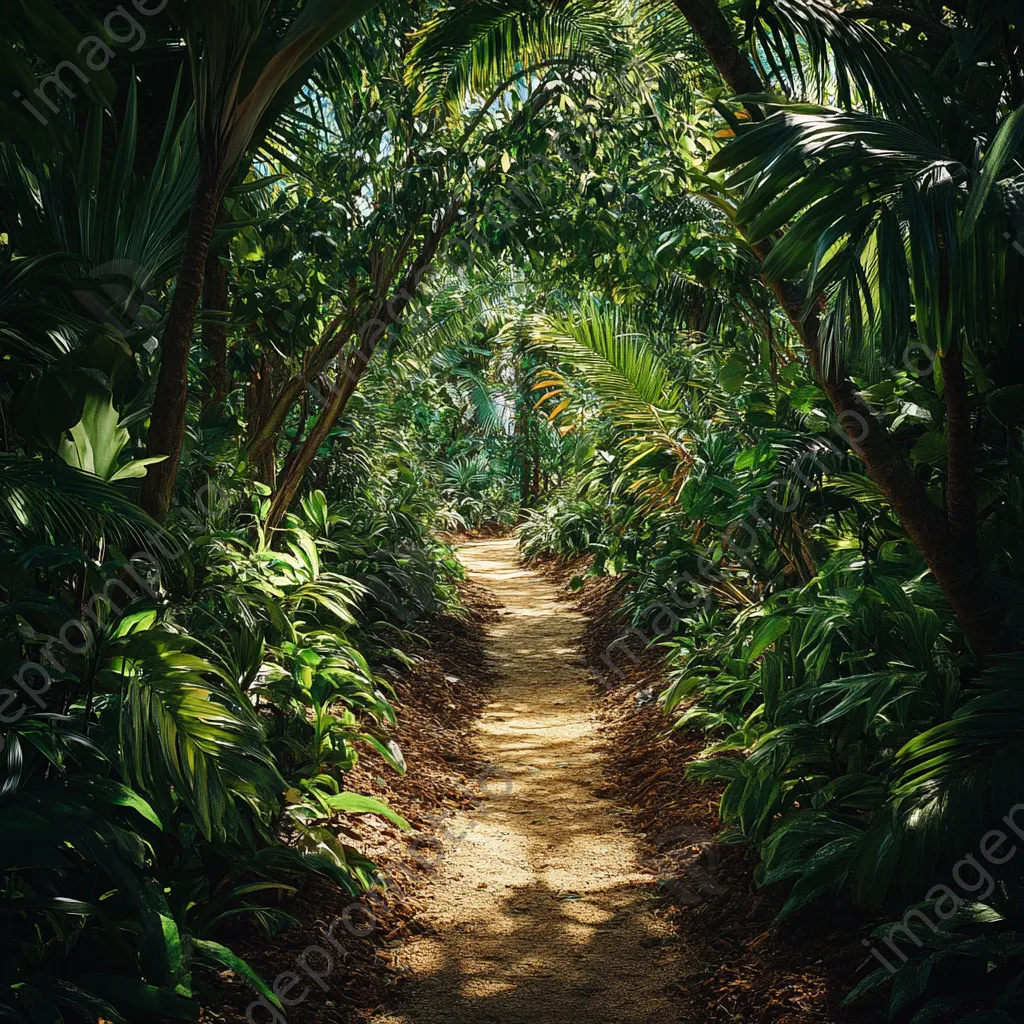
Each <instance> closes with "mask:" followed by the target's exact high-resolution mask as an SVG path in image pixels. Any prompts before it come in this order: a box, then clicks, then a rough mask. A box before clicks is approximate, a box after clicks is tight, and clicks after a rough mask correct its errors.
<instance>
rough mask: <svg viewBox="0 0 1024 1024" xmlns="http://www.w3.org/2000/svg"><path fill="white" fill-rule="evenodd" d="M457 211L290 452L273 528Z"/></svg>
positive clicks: (376, 318)
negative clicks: (299, 445)
mask: <svg viewBox="0 0 1024 1024" xmlns="http://www.w3.org/2000/svg"><path fill="white" fill-rule="evenodd" d="M457 211H458V204H457V203H454V202H453V203H452V204H451V205H450V207H449V208H448V210H447V211H446V212H445V213H444V215H443V216H442V217H441V218H440V220H439V221H438V222H437V226H436V227H434V228H431V229H429V230H428V232H427V235H426V238H425V239H424V242H423V248H422V250H421V251H420V254H419V256H418V257H417V258H416V259H415V260H414V261H413V263H412V265H411V266H410V268H409V270H408V272H407V273H406V275H405V277H404V278H403V280H402V283H401V284H400V285H399V286H398V288H397V289H396V290H395V292H394V294H393V295H392V296H391V297H390V298H388V299H387V300H386V301H385V300H384V299H383V298H382V299H381V300H379V301H378V302H377V303H376V305H375V306H374V308H373V311H372V312H371V314H370V317H369V318H368V319H367V320H366V321H365V322H364V323H363V326H362V328H361V330H360V331H359V345H358V346H357V348H356V350H355V351H354V352H353V353H352V354H351V355H350V356H349V357H348V359H346V360H345V365H344V368H339V370H338V373H337V375H336V377H335V381H334V386H333V389H332V394H331V397H330V399H328V401H327V403H326V405H325V406H324V410H323V412H321V414H320V415H319V416H318V417H317V420H316V422H315V423H314V424H313V428H312V429H311V430H310V432H309V436H308V437H307V438H306V440H305V441H304V442H303V444H302V446H301V447H300V448H298V449H297V450H296V451H294V452H292V453H291V454H290V455H289V457H288V459H287V461H286V463H285V466H284V468H283V469H282V471H281V476H280V479H279V482H278V486H277V491H276V493H275V494H274V497H273V499H272V501H271V504H270V510H269V512H268V513H267V528H268V529H274V528H276V527H277V526H278V524H280V522H281V520H282V519H284V517H285V514H286V513H287V512H288V509H289V508H291V506H292V503H293V502H294V501H295V499H296V498H297V497H298V494H299V489H300V487H301V486H302V481H303V478H304V477H305V475H306V473H308V472H309V468H310V466H312V464H313V460H314V459H315V458H316V453H317V451H319V449H320V446H321V445H322V444H323V443H324V441H326V440H327V436H328V435H329V434H330V432H331V430H332V429H333V427H334V424H335V423H337V422H338V420H339V419H340V418H341V416H342V414H343V413H344V412H345V407H346V406H347V405H348V402H349V399H350V398H351V397H352V395H353V394H354V393H355V390H356V388H357V387H358V386H359V381H360V380H361V379H362V377H363V374H364V373H365V372H366V368H367V367H368V366H369V364H370V360H371V359H372V358H373V354H374V352H376V350H377V346H378V345H379V344H380V342H381V340H382V339H383V338H384V337H385V336H386V335H387V334H388V333H389V332H390V330H391V328H392V327H394V326H395V325H396V324H400V323H401V322H402V317H403V315H404V313H405V310H406V308H407V307H408V305H409V303H410V302H412V300H413V299H414V298H415V296H416V294H417V292H418V290H419V285H420V281H421V280H422V278H423V275H424V274H425V273H426V271H427V269H428V268H429V267H430V266H431V264H432V263H433V260H434V256H435V255H436V254H437V250H438V247H439V246H440V244H441V242H442V241H443V240H444V238H445V237H446V236H447V234H448V232H449V230H450V229H451V226H452V224H454V223H455V218H456V215H457Z"/></svg>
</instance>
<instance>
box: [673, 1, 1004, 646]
mask: <svg viewBox="0 0 1024 1024" xmlns="http://www.w3.org/2000/svg"><path fill="white" fill-rule="evenodd" d="M675 3H676V6H677V7H678V8H679V10H680V11H681V12H682V14H683V16H684V17H685V18H686V19H687V21H688V22H689V23H690V26H691V28H692V29H693V30H694V32H695V33H696V35H697V37H698V38H699V39H700V40H701V42H702V43H703V44H704V47H705V49H706V50H707V52H708V54H709V56H710V57H711V60H712V62H713V63H714V65H715V67H716V68H718V70H719V72H720V74H721V75H722V78H723V79H724V80H725V82H726V84H727V85H728V86H729V88H731V89H732V90H733V91H734V92H736V93H740V94H743V93H759V92H762V91H763V90H764V86H763V84H762V82H761V80H760V77H759V75H758V74H757V71H756V70H755V68H754V65H753V64H752V62H751V60H750V58H749V57H748V56H747V55H746V54H745V53H744V52H743V51H742V50H741V49H740V47H739V45H738V43H737V41H736V37H735V34H734V32H733V30H732V26H731V25H730V24H729V21H728V20H727V19H726V17H725V15H724V14H723V13H722V11H721V9H720V8H719V6H718V3H717V2H716V0H675ZM748 110H749V112H750V115H751V117H752V118H759V117H760V116H761V115H760V110H759V109H758V108H757V107H756V106H753V107H752V106H748ZM754 248H755V250H756V251H757V252H758V254H759V255H760V256H761V257H762V259H763V257H764V255H765V253H766V247H763V246H755V247H754ZM768 283H769V284H770V285H771V287H772V288H773V290H774V291H775V293H776V295H777V296H778V298H779V302H780V304H781V305H782V308H783V309H784V310H785V312H786V315H787V317H788V318H789V321H790V323H791V324H792V325H793V327H794V329H795V330H796V333H797V335H798V337H799V338H800V341H801V342H802V344H803V347H804V349H805V351H806V353H807V357H808V360H809V362H810V364H811V367H812V369H813V371H814V376H815V379H816V380H817V381H818V383H819V385H820V386H821V387H822V389H823V390H824V392H825V394H826V395H827V396H828V399H829V401H830V403H831V404H832V408H833V409H834V410H835V413H836V416H837V417H838V420H839V423H840V425H841V427H842V428H843V430H844V431H845V432H846V434H847V436H848V437H849V439H850V444H851V446H852V447H853V449H854V450H855V451H856V452H857V454H858V455H859V457H860V459H861V462H863V464H864V468H865V469H866V470H867V473H868V475H869V476H870V477H871V479H872V480H873V481H874V482H875V484H876V485H877V486H878V488H879V490H881V492H882V494H883V495H884V496H885V498H886V500H887V501H888V502H889V504H890V506H891V507H892V510H893V511H894V512H895V513H896V515H897V516H898V517H899V519H900V522H901V523H902V524H903V528H904V529H905V530H906V531H907V534H908V535H909V536H910V539H911V541H912V542H913V543H914V544H915V545H916V546H917V548H918V550H919V551H920V552H921V554H922V555H923V556H924V559H925V561H926V562H927V563H928V568H929V569H930V570H931V573H932V576H933V578H934V579H935V582H936V584H937V585H938V586H939V588H940V589H941V590H942V592H943V594H944V595H945V597H946V600H947V601H948V602H949V605H950V607H951V608H952V609H953V613H954V614H955V615H956V617H957V618H958V619H959V621H960V624H961V626H962V627H963V630H964V633H965V634H966V636H967V639H968V640H969V641H970V643H971V646H972V647H973V648H974V650H975V651H976V652H977V654H978V655H979V656H980V657H982V658H988V657H991V656H992V655H995V654H998V653H1000V652H1002V651H1005V650H1008V649H1011V648H1012V647H1013V646H1014V645H1013V641H1012V639H1011V638H1010V636H1009V634H1008V632H1007V630H1006V627H1005V624H1004V621H1003V615H1002V613H1001V611H1000V609H999V606H998V603H997V602H996V599H995V595H994V594H993V593H992V591H991V589H990V588H989V587H988V586H987V585H986V584H985V581H984V580H983V578H982V575H981V573H980V571H979V568H978V566H977V564H976V563H974V562H973V561H972V560H970V559H965V558H964V557H963V555H962V553H961V550H960V547H959V545H958V544H957V542H956V539H955V538H954V534H953V531H952V530H951V529H950V525H949V523H948V522H947V520H946V517H945V516H944V515H943V513H942V511H941V509H939V508H938V507H936V506H935V505H934V504H933V503H932V501H931V500H930V498H929V497H928V494H927V492H926V491H925V489H924V487H923V486H922V484H921V482H920V481H919V480H918V479H917V478H916V477H915V476H914V473H913V470H912V468H911V466H910V464H909V462H908V461H907V459H906V458H905V457H904V455H903V454H902V452H900V451H899V449H898V448H897V447H896V445H895V444H894V443H893V440H892V438H891V436H890V435H889V432H888V430H887V429H886V428H885V425H884V424H883V423H881V422H880V421H879V420H878V419H877V418H876V417H875V415H874V413H873V412H872V411H871V410H870V409H869V408H868V407H867V405H866V404H865V403H864V401H863V400H862V399H861V397H860V395H859V394H858V392H857V389H856V387H855V385H854V383H853V381H852V380H850V378H849V377H848V376H845V375H843V374H840V373H839V372H838V371H837V370H835V368H830V369H829V371H828V372H826V371H825V367H824V365H823V361H822V355H821V349H820V344H819V340H820V339H819V320H818V313H817V310H812V311H811V312H810V313H809V315H807V316H806V317H804V315H803V311H804V308H805V306H806V297H805V296H804V294H803V292H802V291H801V289H800V288H798V287H796V286H794V285H792V284H788V283H781V282H768Z"/></svg>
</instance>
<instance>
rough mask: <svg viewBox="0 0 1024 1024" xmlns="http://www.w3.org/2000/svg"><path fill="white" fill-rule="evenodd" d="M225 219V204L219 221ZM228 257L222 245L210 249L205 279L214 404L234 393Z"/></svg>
mask: <svg viewBox="0 0 1024 1024" xmlns="http://www.w3.org/2000/svg"><path fill="white" fill-rule="evenodd" d="M224 219H225V217H224V207H223V204H222V205H221V211H220V216H219V217H218V220H220V221H223V220H224ZM226 256H227V253H226V252H224V251H223V250H222V249H220V248H218V249H211V250H210V254H209V256H208V257H207V259H206V281H205V287H204V288H203V348H205V349H206V351H207V352H208V353H209V354H210V356H211V357H212V359H213V365H212V366H211V367H210V369H209V371H208V372H207V374H206V377H207V380H208V381H209V388H208V390H207V393H206V402H205V404H206V405H215V406H220V405H223V404H224V402H225V400H226V399H227V397H228V394H229V393H230V392H231V374H230V373H228V329H227V322H226V318H227V315H228V304H229V302H230V295H229V292H228V268H227V264H226V263H225V262H224V258H225V257H226Z"/></svg>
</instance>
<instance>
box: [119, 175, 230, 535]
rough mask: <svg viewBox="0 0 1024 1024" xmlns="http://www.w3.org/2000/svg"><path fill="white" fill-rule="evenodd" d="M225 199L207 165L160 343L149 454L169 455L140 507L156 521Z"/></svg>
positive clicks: (172, 468) (165, 503)
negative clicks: (209, 263) (199, 309)
mask: <svg viewBox="0 0 1024 1024" xmlns="http://www.w3.org/2000/svg"><path fill="white" fill-rule="evenodd" d="M222 198H223V187H222V186H221V185H220V184H219V183H218V175H217V173H216V170H215V168H214V167H212V166H211V165H210V164H209V163H208V164H207V165H205V166H204V167H203V170H202V172H201V174H200V178H199V183H198V185H197V186H196V192H195V197H194V199H193V202H192V213H191V215H190V217H189V222H188V232H187V234H186V236H185V253H184V256H183V257H182V261H181V269H180V270H179V272H178V280H177V283H176V285H175V288H174V298H173V299H172V300H171V308H170V312H169V313H168V316H167V323H166V325H165V327H164V333H163V337H162V338H161V339H160V373H159V375H158V376H157V380H156V393H155V394H154V397H153V412H152V414H151V415H150V420H149V434H148V436H147V439H146V454H147V455H148V456H150V457H154V456H157V455H166V456H167V458H166V459H164V461H163V462H158V463H156V464H155V465H152V466H150V467H149V469H148V471H147V473H146V476H145V478H144V479H143V481H142V491H141V493H140V495H139V504H140V505H141V506H142V507H143V508H144V509H145V510H146V511H147V512H148V513H149V514H150V515H151V516H153V517H154V518H156V519H162V518H163V517H164V516H165V515H166V514H167V510H168V509H169V508H170V507H171V498H172V497H173V495H174V479H175V477H176V476H177V473H178V463H179V462H180V460H181V442H182V440H183V439H184V436H185V408H186V403H187V401H188V357H189V351H190V349H191V347H192V328H193V326H194V324H195V314H196V306H197V305H198V303H199V299H200V296H201V295H202V291H203V279H204V277H205V274H206V260H207V257H208V256H209V253H210V244H211V243H212V241H213V232H214V228H215V226H216V224H217V215H218V213H219V212H220V204H221V199H222Z"/></svg>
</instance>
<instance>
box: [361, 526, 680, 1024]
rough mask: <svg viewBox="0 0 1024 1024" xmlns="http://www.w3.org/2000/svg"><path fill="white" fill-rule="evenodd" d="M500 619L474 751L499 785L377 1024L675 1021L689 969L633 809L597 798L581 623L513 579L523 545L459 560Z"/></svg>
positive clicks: (550, 587) (458, 839) (470, 821)
mask: <svg viewBox="0 0 1024 1024" xmlns="http://www.w3.org/2000/svg"><path fill="white" fill-rule="evenodd" d="M460 557H461V559H462V561H463V563H464V565H465V566H466V568H467V570H468V571H469V575H470V577H471V578H472V579H473V580H474V581H475V582H477V583H479V584H482V585H483V586H485V587H487V588H488V589H489V590H490V591H491V592H492V593H493V594H494V596H495V597H496V598H497V599H498V600H499V601H500V602H501V603H502V605H503V606H504V608H503V611H502V613H501V620H500V622H498V623H497V624H495V625H493V626H492V627H491V628H490V630H489V640H490V644H489V654H490V658H491V660H492V662H493V664H494V667H495V669H496V670H497V673H498V677H499V678H498V682H497V684H496V686H495V689H494V691H493V693H492V700H491V702H490V704H489V705H488V706H487V707H486V708H485V709H484V711H483V714H482V716H481V719H480V721H479V725H478V735H477V745H478V748H479V750H480V752H481V753H482V755H483V757H484V758H485V759H486V761H487V763H488V764H490V765H492V766H494V768H493V770H494V772H495V774H494V775H493V777H492V778H491V779H489V780H487V782H486V783H485V788H486V790H487V791H488V792H489V794H490V796H489V798H488V799H487V800H485V801H483V802H482V803H481V804H480V805H479V806H478V808H477V809H476V810H475V811H472V812H467V813H455V814H453V815H452V816H451V817H450V818H449V819H447V820H446V821H445V823H444V826H443V827H442V830H441V831H442V834H443V836H444V839H443V846H444V856H443V858H442V860H441V863H440V865H439V867H438V868H437V869H436V870H435V871H434V872H433V873H432V876H431V879H430V882H429V883H428V885H429V889H428V891H427V894H426V896H427V899H428V902H429V908H430V909H429V911H428V913H427V915H426V917H425V923H426V924H427V925H428V926H429V932H428V934H427V935H426V936H425V937H423V938H420V939H418V940H416V941H414V942H412V943H410V944H409V945H407V946H406V947H405V948H404V949H403V950H401V952H400V953H399V954H398V967H399V970H400V971H401V972H402V973H403V974H404V976H405V980H403V982H402V983H401V985H400V986H398V987H399V989H400V993H399V994H396V998H395V1006H394V1008H393V1009H392V1010H390V1011H389V1012H387V1013H384V1014H381V1013H378V1014H377V1015H375V1016H374V1017H373V1018H372V1021H373V1022H374V1024H435V1022H436V1024H441V1022H446V1024H447V1022H454V1024H470V1022H472V1024H485V1022H498V1021H500V1022H507V1024H526V1022H530V1024H547V1022H551V1024H555V1022H558V1024H565V1022H571V1024H623V1022H626V1024H632V1022H635V1024H640V1022H644V1024H646V1022H650V1024H654V1022H658V1024H664V1022H672V1021H676V1020H677V1019H678V1018H677V1017H676V1015H675V1014H676V1012H677V1011H676V1009H675V1008H674V1006H673V1000H672V998H671V993H670V992H668V991H666V988H667V986H668V985H669V984H670V983H671V982H673V981H675V980H678V978H679V974H680V966H681V965H680V964H679V963H678V958H679V957H680V956H681V955H685V954H684V952H681V951H680V948H679V946H678V945H677V944H676V943H675V942H672V943H670V944H666V943H667V940H668V929H667V927H666V926H665V925H664V924H663V923H662V922H661V921H660V920H659V919H658V918H657V917H656V916H655V914H654V909H655V907H656V901H657V890H656V887H655V886H654V885H653V884H652V881H651V878H650V876H649V875H645V874H643V873H642V872H641V871H640V870H639V869H638V866H637V856H638V852H639V850H638V841H637V839H636V838H635V837H633V836H631V835H630V834H629V833H628V831H627V830H626V828H625V824H624V821H623V820H622V819H623V818H624V817H625V816H624V812H623V809H622V808H621V807H619V806H617V805H616V803H615V802H614V801H613V800H611V799H609V798H607V797H605V796H603V795H601V794H602V792H603V789H604V787H605V786H606V785H607V783H606V781H605V779H604V777H603V768H604V764H605V755H604V752H603V749H602V745H603V743H604V742H605V741H604V739H603V738H602V736H601V734H600V731H599V724H598V719H597V698H596V696H595V694H594V691H593V689H592V686H591V684H590V683H589V682H588V673H587V671H586V669H585V668H584V667H583V665H582V663H581V660H580V656H579V653H578V651H577V647H576V642H577V636H578V634H579V633H580V632H581V629H582V624H583V616H581V615H580V614H578V613H576V612H573V611H572V610H570V609H569V607H568V606H567V605H566V604H564V603H562V602H560V601H559V600H558V599H557V596H556V588H555V585H554V584H553V583H551V582H550V581H548V580H546V579H545V578H544V577H543V576H541V575H540V574H538V573H536V572H532V571H530V570H528V569H525V568H523V567H522V566H521V565H520V564H519V560H518V555H517V550H516V544H515V541H514V540H482V541H472V542H470V543H467V544H465V545H464V546H463V547H462V548H461V549H460Z"/></svg>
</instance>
